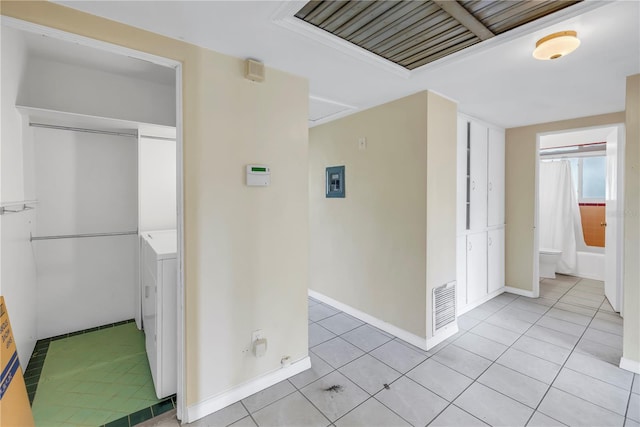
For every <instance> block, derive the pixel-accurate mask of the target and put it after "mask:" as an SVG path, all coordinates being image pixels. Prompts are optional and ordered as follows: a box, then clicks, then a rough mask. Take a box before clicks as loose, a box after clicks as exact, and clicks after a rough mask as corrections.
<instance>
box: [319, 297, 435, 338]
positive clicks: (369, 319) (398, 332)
mask: <svg viewBox="0 0 640 427" xmlns="http://www.w3.org/2000/svg"><path fill="white" fill-rule="evenodd" d="M309 296H310V297H312V298H315V299H317V300H318V301H321V302H323V303H325V304H328V305H330V306H332V307H334V308H337V309H338V310H340V311H344V312H345V313H347V314H348V315H350V316H353V317H355V318H356V319H360V320H362V321H363V322H366V323H368V324H370V325H372V326H375V327H376V328H378V329H380V330H383V331H385V332H386V333H388V334H391V335H393V336H395V337H398V338H400V339H401V340H403V341H406V342H408V343H409V344H411V345H415V346H416V347H418V348H421V349H423V350H426V349H427V339H426V338H422V337H419V336H418V335H415V334H412V333H411V332H407V331H405V330H404V329H401V328H398V327H397V326H394V325H392V324H391V323H387V322H385V321H384V320H380V319H378V318H376V317H373V316H371V315H370V314H367V313H365V312H363V311H360V310H358V309H356V308H353V307H351V306H350V305H347V304H344V303H341V302H340V301H336V300H334V299H333V298H330V297H328V296H326V295H323V294H321V293H318V292H316V291H312V290H311V289H309ZM432 347H433V346H432Z"/></svg>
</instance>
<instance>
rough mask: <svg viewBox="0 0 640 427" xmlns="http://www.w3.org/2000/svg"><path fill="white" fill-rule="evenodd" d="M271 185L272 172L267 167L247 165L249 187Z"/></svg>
mask: <svg viewBox="0 0 640 427" xmlns="http://www.w3.org/2000/svg"><path fill="white" fill-rule="evenodd" d="M269 184H271V170H270V169H269V166H265V165H247V185H248V186H249V187H265V186H267V185H269Z"/></svg>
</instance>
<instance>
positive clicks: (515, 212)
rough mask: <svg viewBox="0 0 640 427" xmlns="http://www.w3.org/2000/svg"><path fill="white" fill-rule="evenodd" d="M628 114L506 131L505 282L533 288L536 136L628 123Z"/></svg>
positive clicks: (510, 284) (521, 287) (614, 114)
mask: <svg viewBox="0 0 640 427" xmlns="http://www.w3.org/2000/svg"><path fill="white" fill-rule="evenodd" d="M624 121H625V116H624V113H612V114H603V115H600V116H591V117H582V118H579V119H572V120H562V121H558V122H551V123H542V124H537V125H531V126H524V127H519V128H511V129H507V130H506V146H505V220H506V227H505V229H506V237H505V245H506V246H505V265H506V268H505V281H506V285H507V286H511V287H514V288H518V289H522V290H525V291H531V290H532V289H533V260H534V253H536V252H537V248H535V247H534V224H535V223H534V219H535V216H534V215H535V185H536V176H535V168H536V157H537V152H536V135H537V134H538V133H543V132H554V131H562V130H567V129H577V128H585V127H590V126H602V125H610V124H615V123H624Z"/></svg>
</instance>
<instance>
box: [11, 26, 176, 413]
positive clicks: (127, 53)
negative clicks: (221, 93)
mask: <svg viewBox="0 0 640 427" xmlns="http://www.w3.org/2000/svg"><path fill="white" fill-rule="evenodd" d="M2 25H3V26H7V27H9V28H12V29H15V30H18V31H21V32H24V33H26V34H31V35H34V36H35V37H38V38H40V37H41V38H42V39H43V40H52V41H64V42H71V43H73V44H75V45H79V46H82V48H83V49H85V50H86V51H87V52H88V51H92V52H93V54H90V55H89V56H90V57H93V56H96V57H97V56H100V55H101V54H102V53H105V54H108V55H111V56H112V57H113V56H114V55H117V56H120V57H122V58H126V59H131V58H133V59H135V60H142V61H140V63H142V62H143V61H144V62H145V63H148V64H153V65H154V66H159V67H166V68H167V69H170V70H171V71H172V74H173V75H174V85H175V90H174V92H173V94H172V101H174V102H175V111H174V113H173V116H174V117H173V118H172V120H173V123H174V124H175V128H176V142H175V147H176V148H175V159H176V160H175V170H176V175H175V178H176V181H177V182H176V192H175V193H176V202H177V205H176V206H175V210H176V211H177V212H176V213H177V221H176V224H175V228H176V232H177V269H176V274H175V276H176V281H177V292H176V298H175V300H176V304H177V311H178V312H177V315H176V319H175V321H174V323H175V324H177V348H178V352H177V353H178V354H177V359H178V360H177V363H176V371H177V376H178V380H177V403H176V407H177V409H178V417H180V416H181V413H182V409H183V408H184V401H183V390H184V385H183V381H184V375H183V373H184V363H183V354H184V339H183V337H184V335H183V329H182V328H183V321H182V319H183V307H184V304H183V301H184V292H183V289H184V287H183V273H182V272H183V268H182V265H183V256H182V253H183V229H184V228H183V215H182V212H183V197H182V180H183V175H182V134H183V132H182V69H181V64H180V63H179V62H177V61H174V60H171V59H167V58H162V57H158V56H155V55H150V54H147V53H144V52H139V51H135V50H132V49H128V48H124V47H120V46H116V45H111V44H109V43H105V42H101V41H97V40H93V39H89V38H86V37H82V36H78V35H75V34H70V33H66V32H63V31H59V30H55V29H51V28H47V27H43V26H40V25H35V24H32V23H29V22H24V21H20V20H16V19H13V18H8V17H2ZM42 36H44V37H42ZM94 54H95V55H94ZM89 60H90V58H89ZM123 61H124V59H123ZM112 65H113V64H112ZM122 107H123V108H125V109H126V108H127V106H126V105H123V106H122ZM141 110H142V109H141ZM81 115H82V114H81ZM91 115H92V114H88V115H86V116H87V117H81V118H80V119H83V120H84V119H87V118H89V119H90V117H88V116H91ZM137 121H139V122H148V121H146V120H144V119H140V120H137ZM120 124H121V123H120ZM65 125H66V126H67V127H73V128H81V126H76V125H69V124H65ZM85 128H90V126H85ZM88 130H90V129H88ZM117 132H119V131H117ZM134 228H135V227H134ZM108 238H112V237H111V236H109V237H108Z"/></svg>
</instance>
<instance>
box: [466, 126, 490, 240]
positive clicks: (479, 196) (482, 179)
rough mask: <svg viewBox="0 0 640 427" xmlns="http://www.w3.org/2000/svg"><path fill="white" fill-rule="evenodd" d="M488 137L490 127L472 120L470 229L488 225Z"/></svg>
mask: <svg viewBox="0 0 640 427" xmlns="http://www.w3.org/2000/svg"><path fill="white" fill-rule="evenodd" d="M487 137H488V128H487V127H486V126H483V125H481V124H479V123H477V122H474V121H472V122H471V132H470V138H471V152H470V156H469V157H470V159H469V160H470V166H471V167H470V172H471V181H470V189H469V191H470V200H471V207H470V220H469V222H470V228H469V229H470V230H483V229H485V228H486V227H487V150H488V147H487V145H488V144H487Z"/></svg>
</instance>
